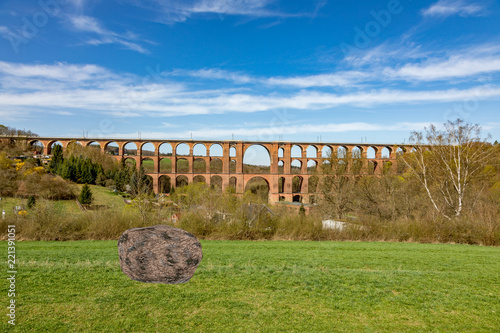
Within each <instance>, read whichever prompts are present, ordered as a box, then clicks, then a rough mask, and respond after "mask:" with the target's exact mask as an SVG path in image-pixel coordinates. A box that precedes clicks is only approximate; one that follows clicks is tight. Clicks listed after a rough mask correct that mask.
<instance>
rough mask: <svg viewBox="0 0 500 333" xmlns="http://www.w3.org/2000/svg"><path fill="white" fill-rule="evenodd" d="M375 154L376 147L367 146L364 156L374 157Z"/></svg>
mask: <svg viewBox="0 0 500 333" xmlns="http://www.w3.org/2000/svg"><path fill="white" fill-rule="evenodd" d="M376 155H377V149H376V148H374V147H368V150H367V151H366V158H375V156H376Z"/></svg>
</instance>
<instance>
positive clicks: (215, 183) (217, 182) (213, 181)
mask: <svg viewBox="0 0 500 333" xmlns="http://www.w3.org/2000/svg"><path fill="white" fill-rule="evenodd" d="M210 186H211V187H213V188H216V189H218V190H220V191H222V177H221V176H212V177H210Z"/></svg>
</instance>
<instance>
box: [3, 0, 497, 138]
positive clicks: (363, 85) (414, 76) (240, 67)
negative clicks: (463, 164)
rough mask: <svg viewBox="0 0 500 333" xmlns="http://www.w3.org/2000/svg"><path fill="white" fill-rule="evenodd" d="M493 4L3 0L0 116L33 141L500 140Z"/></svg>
mask: <svg viewBox="0 0 500 333" xmlns="http://www.w3.org/2000/svg"><path fill="white" fill-rule="evenodd" d="M499 21H500V5H499V3H498V2H497V1H494V0H477V1H465V0H432V1H427V0H423V1H411V0H399V1H398V0H384V1H367V0H358V1H347V0H337V1H333V0H330V1H328V0H310V1H297V0H287V1H284V0H283V1H281V0H187V1H180V0H179V1H177V0H175V1H168V0H167V1H160V0H116V1H111V0H109V1H86V0H41V1H31V0H30V1H28V0H26V1H14V0H4V1H2V3H1V4H0V50H1V52H0V123H2V124H4V125H8V126H12V127H16V128H21V129H23V128H25V129H30V130H32V131H34V132H36V133H38V134H40V135H43V136H55V135H61V136H81V135H82V134H83V133H85V134H86V135H88V136H92V137H116V136H119V137H132V138H135V137H137V136H139V135H140V136H141V137H142V138H165V139H173V138H181V139H190V138H191V137H192V138H193V139H221V140H226V139H232V138H234V139H237V140H258V141H270V140H285V141H307V142H317V141H319V140H321V141H323V142H366V141H367V142H373V143H400V142H403V141H404V140H407V138H408V137H409V134H410V132H411V131H412V130H422V129H423V128H424V126H427V125H428V124H430V123H434V124H436V125H439V124H442V123H444V122H446V121H447V120H454V119H456V118H458V117H461V118H463V119H465V120H466V121H468V122H471V123H478V124H480V125H481V126H482V128H483V132H484V134H485V135H486V134H487V133H490V134H491V135H492V137H493V140H495V139H497V140H500V112H499V109H500V108H499V106H500V24H499V23H498V22H499Z"/></svg>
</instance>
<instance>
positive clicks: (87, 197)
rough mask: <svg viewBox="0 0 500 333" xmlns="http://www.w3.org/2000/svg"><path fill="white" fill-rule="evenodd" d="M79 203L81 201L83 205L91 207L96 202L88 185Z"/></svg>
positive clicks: (81, 194)
mask: <svg viewBox="0 0 500 333" xmlns="http://www.w3.org/2000/svg"><path fill="white" fill-rule="evenodd" d="M78 201H80V203H81V204H82V205H90V204H92V202H93V201H94V197H93V195H92V191H91V190H90V187H89V186H88V185H87V184H85V185H83V187H82V190H81V192H80V195H79V196H78Z"/></svg>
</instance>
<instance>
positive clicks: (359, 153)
mask: <svg viewBox="0 0 500 333" xmlns="http://www.w3.org/2000/svg"><path fill="white" fill-rule="evenodd" d="M351 156H352V158H353V159H359V158H362V157H363V149H362V148H361V147H354V148H353V149H352V154H351Z"/></svg>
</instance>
